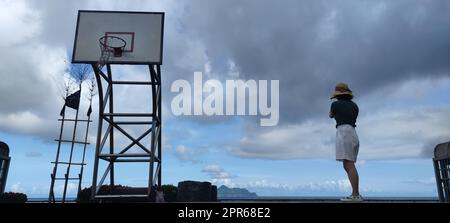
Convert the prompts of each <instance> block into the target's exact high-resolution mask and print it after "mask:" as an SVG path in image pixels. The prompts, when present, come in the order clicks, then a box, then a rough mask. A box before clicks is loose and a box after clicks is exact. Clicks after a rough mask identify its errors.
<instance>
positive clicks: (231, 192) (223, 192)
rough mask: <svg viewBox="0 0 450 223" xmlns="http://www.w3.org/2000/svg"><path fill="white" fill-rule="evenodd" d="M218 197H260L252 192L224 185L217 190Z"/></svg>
mask: <svg viewBox="0 0 450 223" xmlns="http://www.w3.org/2000/svg"><path fill="white" fill-rule="evenodd" d="M217 197H219V198H254V197H258V195H257V194H256V193H253V192H250V191H248V190H247V189H245V188H229V187H227V186H225V185H222V186H220V187H219V189H217Z"/></svg>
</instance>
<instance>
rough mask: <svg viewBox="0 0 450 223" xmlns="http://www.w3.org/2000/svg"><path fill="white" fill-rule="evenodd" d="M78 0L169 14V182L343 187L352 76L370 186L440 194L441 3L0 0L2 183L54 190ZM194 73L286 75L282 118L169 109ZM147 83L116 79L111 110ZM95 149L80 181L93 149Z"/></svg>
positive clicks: (446, 55) (443, 136)
mask: <svg viewBox="0 0 450 223" xmlns="http://www.w3.org/2000/svg"><path fill="white" fill-rule="evenodd" d="M80 9H85V10H121V11H124V10H133V11H162V12H165V13H166V21H165V35H164V36H165V39H164V64H163V66H162V78H163V95H164V96H163V97H164V98H163V106H164V110H163V115H164V118H163V119H164V124H163V125H164V127H163V131H164V132H163V141H164V142H163V147H164V148H163V150H164V161H163V183H164V184H176V183H177V182H179V181H182V180H188V179H189V180H202V181H203V180H204V181H211V182H213V183H215V184H218V185H222V184H225V185H228V186H233V187H246V188H249V189H250V190H251V191H254V192H257V193H258V194H260V195H267V196H269V195H272V196H274V195H290V196H316V195H323V196H333V195H346V193H349V191H350V187H349V183H348V182H347V180H346V175H345V173H344V171H343V170H342V168H341V164H340V163H337V162H336V161H334V137H335V128H334V121H333V120H331V119H329V118H328V117H327V115H328V111H329V106H330V102H331V101H330V100H329V95H330V94H331V92H332V90H333V88H334V85H335V84H336V83H337V82H341V81H344V82H347V83H349V85H350V87H351V88H352V90H353V92H354V93H355V95H356V97H355V102H356V103H358V105H359V107H360V116H359V119H358V122H357V125H358V126H357V131H358V134H359V137H360V141H361V148H360V157H359V162H358V167H359V171H360V176H361V188H362V193H363V195H369V196H436V192H435V191H436V190H435V184H434V179H433V177H434V173H433V169H432V162H431V157H432V151H433V149H434V146H435V145H436V144H438V143H440V142H444V141H448V140H450V128H449V126H450V115H449V114H450V88H449V86H450V41H449V40H450V19H448V12H449V11H450V2H449V1H446V0H420V1H419V0H417V1H411V0H398V1H383V0H378V1H359V0H358V1H357V0H354V1H350V0H348V1H344V0H342V1H312V0H310V1H306V0H305V1H298V0H283V1H276V2H275V1H259V0H258V1H257V0H245V1H238V0H227V1H207V0H189V1H187V0H186V1H180V0H177V1H175V0H167V1H144V0H142V1H132V2H130V1H114V0H90V1H87V0H85V1H82V0H79V1H57V0H39V1H38V0H0V29H1V30H4V32H2V34H3V35H0V50H1V52H2V53H1V54H0V61H1V62H0V78H1V81H0V102H1V103H0V140H1V141H4V142H6V143H8V144H9V145H10V147H11V150H12V151H11V153H12V154H11V156H12V164H11V170H10V176H9V178H8V185H7V190H12V191H22V192H26V193H27V194H28V195H29V196H30V197H46V196H47V194H48V189H49V182H50V172H51V170H52V166H51V164H50V162H51V161H52V160H53V159H54V156H55V153H56V144H55V143H54V142H53V139H54V138H56V137H57V130H58V122H57V119H58V114H59V110H60V109H61V106H62V103H63V101H62V99H61V95H62V94H63V87H64V81H65V80H67V78H70V75H69V74H68V72H67V70H68V67H69V66H70V63H69V61H71V58H70V57H71V55H72V49H73V41H74V35H75V26H76V16H77V11H78V10H80ZM113 69H114V72H115V73H117V75H118V78H119V79H120V78H122V79H135V80H136V79H144V78H145V77H146V75H147V73H146V72H147V71H146V70H145V67H144V68H142V67H139V66H115V67H113ZM194 72H203V73H204V79H217V80H219V81H221V82H222V83H225V81H226V80H236V79H241V80H250V79H252V80H279V84H280V96H279V104H280V120H279V123H278V125H276V126H272V127H261V126H260V125H259V117H251V116H231V117H214V116H213V117H210V116H201V117H190V116H175V115H174V114H173V113H172V111H171V101H172V99H173V97H175V96H176V94H175V93H173V92H171V91H170V87H171V84H172V83H173V82H174V81H176V80H179V79H184V80H187V81H188V82H192V81H193V77H194ZM85 92H86V91H85ZM145 92H146V91H145V89H144V90H143V89H129V88H123V89H121V88H119V89H117V90H115V94H116V95H117V96H116V99H117V100H118V102H117V103H115V106H116V107H117V109H118V110H122V109H123V110H124V111H133V110H134V111H137V110H139V111H140V110H142V109H145V108H146V106H145V105H144V104H142V103H140V102H138V101H139V100H142V101H146V100H148V99H149V95H148V94H145ZM83 94H84V96H83V98H86V93H83ZM204 96H205V97H206V96H207V95H204ZM130 98H132V99H133V100H130ZM82 103H83V104H82V106H81V109H82V110H83V109H86V107H87V106H86V103H87V102H82ZM96 104H97V100H94V110H96V109H97V107H96V106H95V105H96ZM94 113H95V112H94ZM94 118H96V116H95V117H94ZM95 125H96V123H94V126H95ZM90 139H91V141H92V142H94V140H95V131H91V134H90ZM87 155H88V161H87V162H88V166H87V168H86V173H85V174H86V177H85V179H84V180H83V185H84V186H88V185H90V183H91V176H92V162H93V147H92V146H91V147H90V148H89V151H88V154H87ZM139 170H143V171H139ZM145 173H146V169H145V166H139V165H134V166H133V165H129V166H125V165H121V166H120V167H119V168H118V170H117V174H118V178H117V179H118V180H117V181H118V183H120V184H123V185H132V186H139V185H141V186H142V185H145V180H146V175H145ZM72 187H73V186H72ZM74 188H75V187H73V188H72V190H71V193H72V194H73V192H74Z"/></svg>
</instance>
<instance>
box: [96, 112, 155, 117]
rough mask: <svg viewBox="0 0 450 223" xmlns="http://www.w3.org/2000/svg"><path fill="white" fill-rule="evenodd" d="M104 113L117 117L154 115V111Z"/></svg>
mask: <svg viewBox="0 0 450 223" xmlns="http://www.w3.org/2000/svg"><path fill="white" fill-rule="evenodd" d="M103 115H104V116H116V117H152V116H153V113H104V114H103Z"/></svg>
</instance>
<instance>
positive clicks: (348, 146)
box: [336, 124, 359, 162]
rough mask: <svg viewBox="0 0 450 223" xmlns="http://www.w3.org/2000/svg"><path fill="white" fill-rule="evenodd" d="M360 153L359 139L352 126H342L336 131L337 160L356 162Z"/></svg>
mask: <svg viewBox="0 0 450 223" xmlns="http://www.w3.org/2000/svg"><path fill="white" fill-rule="evenodd" d="M358 152H359V138H358V135H357V134H356V130H355V128H354V127H353V126H351V125H347V124H346V125H340V126H338V127H337V131H336V160H337V161H343V160H349V161H353V162H356V159H357V157H358Z"/></svg>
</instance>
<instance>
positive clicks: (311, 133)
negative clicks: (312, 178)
mask: <svg viewBox="0 0 450 223" xmlns="http://www.w3.org/2000/svg"><path fill="white" fill-rule="evenodd" d="M448 83H450V78H442V79H440V80H435V79H427V80H413V81H409V82H406V83H404V84H402V85H401V86H400V87H398V88H394V89H392V88H391V86H389V88H391V89H390V93H391V94H389V95H388V96H385V97H383V96H381V95H380V93H378V92H376V93H375V94H376V96H374V95H369V96H367V97H363V98H360V99H358V101H361V103H360V117H359V118H358V122H357V128H356V129H357V132H358V135H359V138H360V156H359V157H360V159H364V160H371V159H402V158H431V154H432V153H431V151H432V150H433V149H434V145H436V144H438V143H441V142H443V141H448V140H450V129H449V128H448V126H450V116H449V115H448V114H450V105H449V99H448V98H445V95H438V96H436V95H435V94H436V92H438V93H439V92H440V91H442V90H444V89H445V88H447V86H448V85H446V84H448ZM411 89H420V91H415V90H411ZM380 92H383V89H381V90H380ZM418 92H420V93H418ZM444 92H447V93H448V90H447V91H444ZM383 94H384V93H383ZM417 94H419V95H420V96H421V97H419V96H418V95H417ZM439 97H442V98H439ZM366 98H369V99H371V100H366ZM380 98H381V99H382V100H379V99H380ZM377 99H378V100H377ZM405 100H406V104H403V103H405ZM380 101H381V102H380ZM423 101H425V102H426V103H423ZM380 103H383V104H385V105H382V104H381V105H380ZM389 105H392V106H389ZM324 114H325V112H324ZM324 116H325V115H324ZM334 139H335V129H334V120H331V119H328V118H318V119H310V120H308V121H305V122H302V123H299V124H291V125H280V126H277V127H274V128H270V129H261V128H255V129H247V133H246V135H245V136H244V137H243V138H241V140H240V142H239V143H238V144H237V145H236V144H235V145H232V146H231V149H230V152H231V153H232V154H234V155H235V156H239V157H244V158H256V159H274V160H288V159H311V158H321V159H334Z"/></svg>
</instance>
